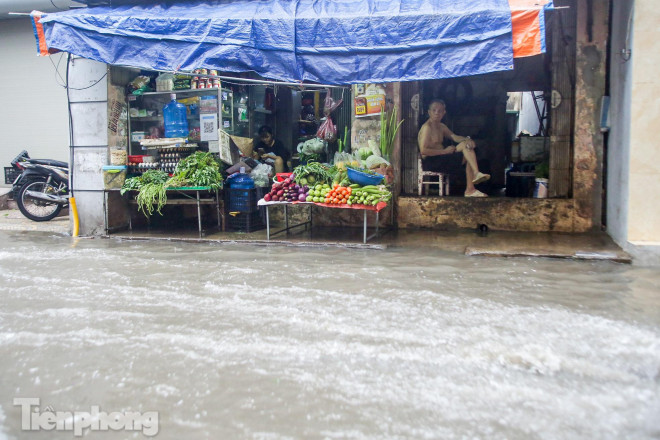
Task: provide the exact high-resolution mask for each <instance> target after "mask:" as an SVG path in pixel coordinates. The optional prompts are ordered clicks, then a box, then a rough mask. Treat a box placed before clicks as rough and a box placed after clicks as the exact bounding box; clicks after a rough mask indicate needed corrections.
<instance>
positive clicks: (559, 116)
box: [548, 0, 576, 197]
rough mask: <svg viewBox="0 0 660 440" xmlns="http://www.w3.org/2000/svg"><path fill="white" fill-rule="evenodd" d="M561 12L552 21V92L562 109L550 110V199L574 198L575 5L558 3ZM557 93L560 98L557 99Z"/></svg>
mask: <svg viewBox="0 0 660 440" xmlns="http://www.w3.org/2000/svg"><path fill="white" fill-rule="evenodd" d="M556 4H557V5H558V6H569V7H570V8H569V9H562V10H558V11H556V12H555V13H554V15H553V17H552V89H553V95H555V102H556V97H557V96H560V97H561V103H560V104H559V105H552V106H551V109H550V134H551V138H550V176H549V177H550V178H549V182H548V195H549V197H571V196H572V191H571V187H572V168H573V166H572V165H573V148H572V143H571V139H572V137H573V118H574V101H575V99H574V89H575V32H576V21H575V18H576V15H575V1H574V0H564V1H561V0H560V1H557V2H556ZM557 93H558V94H559V95H557Z"/></svg>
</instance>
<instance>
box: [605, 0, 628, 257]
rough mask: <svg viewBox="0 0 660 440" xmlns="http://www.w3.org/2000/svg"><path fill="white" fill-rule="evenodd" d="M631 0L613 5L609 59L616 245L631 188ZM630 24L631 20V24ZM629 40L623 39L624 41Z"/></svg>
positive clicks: (611, 208)
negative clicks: (627, 53) (623, 52)
mask: <svg viewBox="0 0 660 440" xmlns="http://www.w3.org/2000/svg"><path fill="white" fill-rule="evenodd" d="M632 9H633V1H632V0H620V1H617V2H614V4H613V5H612V32H611V49H610V50H611V55H610V56H611V59H610V70H609V74H610V90H609V95H610V99H611V102H610V121H611V122H610V133H609V138H608V154H607V187H606V188H607V189H606V191H607V232H608V233H609V235H610V236H611V237H612V238H613V239H614V240H615V241H616V242H617V243H619V245H624V244H625V243H626V242H627V240H628V193H629V191H630V181H629V172H630V122H631V121H630V98H631V92H632V81H631V80H632V59H629V55H625V54H622V53H621V52H622V51H623V50H627V49H630V48H631V47H629V46H627V44H632V29H630V30H629V23H630V21H629V18H632V17H631V15H630V14H631V13H632ZM631 24H632V23H631ZM627 39H628V40H629V41H628V42H626V40H627Z"/></svg>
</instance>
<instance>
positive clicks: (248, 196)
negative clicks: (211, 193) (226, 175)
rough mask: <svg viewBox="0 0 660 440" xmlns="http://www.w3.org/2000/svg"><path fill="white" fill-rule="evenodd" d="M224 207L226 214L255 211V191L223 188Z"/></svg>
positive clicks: (253, 189)
mask: <svg viewBox="0 0 660 440" xmlns="http://www.w3.org/2000/svg"><path fill="white" fill-rule="evenodd" d="M225 199H226V200H225V206H227V210H228V212H247V213H250V212H255V211H257V189H256V188H250V189H242V188H225Z"/></svg>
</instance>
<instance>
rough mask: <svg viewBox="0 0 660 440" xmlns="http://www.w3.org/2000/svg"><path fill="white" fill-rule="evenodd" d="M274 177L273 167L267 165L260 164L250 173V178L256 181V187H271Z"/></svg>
mask: <svg viewBox="0 0 660 440" xmlns="http://www.w3.org/2000/svg"><path fill="white" fill-rule="evenodd" d="M272 175H273V167H271V166H270V165H268V164H265V163H260V164H259V165H257V166H256V167H255V168H254V169H253V170H252V172H251V173H250V177H251V178H252V180H254V185H255V186H269V185H270V182H271V180H270V179H271V176H272Z"/></svg>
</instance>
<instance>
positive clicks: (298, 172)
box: [293, 162, 333, 185]
mask: <svg viewBox="0 0 660 440" xmlns="http://www.w3.org/2000/svg"><path fill="white" fill-rule="evenodd" d="M293 174H294V175H295V176H296V177H295V181H296V183H298V184H300V185H313V184H315V183H330V182H332V177H333V175H332V173H331V172H330V169H329V168H327V167H326V166H324V165H323V164H320V163H319V162H308V163H307V164H306V165H298V166H297V167H296V168H295V169H294V170H293Z"/></svg>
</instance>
